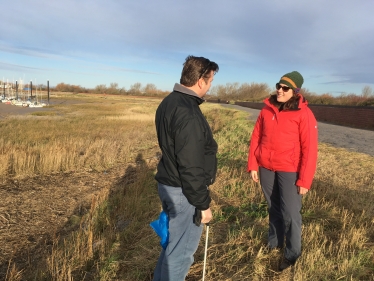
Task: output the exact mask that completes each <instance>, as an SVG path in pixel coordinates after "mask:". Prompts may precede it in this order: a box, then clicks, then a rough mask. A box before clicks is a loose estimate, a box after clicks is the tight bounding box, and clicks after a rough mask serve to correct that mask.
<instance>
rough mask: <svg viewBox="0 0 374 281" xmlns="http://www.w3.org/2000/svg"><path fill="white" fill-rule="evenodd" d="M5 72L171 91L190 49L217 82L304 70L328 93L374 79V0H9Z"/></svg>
mask: <svg viewBox="0 0 374 281" xmlns="http://www.w3.org/2000/svg"><path fill="white" fill-rule="evenodd" d="M0 3H1V4H2V5H1V7H2V13H1V14H2V16H1V19H0V21H1V24H0V79H1V80H2V79H3V78H4V79H5V80H7V79H8V80H9V81H15V80H18V81H19V80H20V79H22V80H23V81H26V82H27V81H30V80H32V81H33V84H46V83H47V80H49V81H50V85H52V86H55V85H57V84H58V83H61V82H64V83H67V84H74V85H80V86H82V87H86V88H94V87H95V86H97V85H99V84H105V85H107V86H109V85H110V83H112V82H115V83H118V86H119V87H120V88H122V87H124V88H125V89H129V88H130V86H131V85H132V84H134V83H137V82H140V83H142V85H143V86H145V85H146V84H147V83H153V84H155V85H156V86H157V87H158V88H159V89H162V90H168V91H169V90H171V89H172V88H173V85H174V83H175V82H179V78H180V73H181V70H182V64H183V62H184V60H185V58H186V57H187V55H195V56H204V57H207V58H209V59H211V60H213V61H215V62H216V63H218V65H219V67H220V71H219V73H218V74H217V75H216V77H215V80H214V82H213V86H214V85H219V84H221V85H225V84H226V83H234V82H239V83H251V82H256V83H267V84H269V85H270V86H271V87H273V85H274V84H275V83H276V82H278V81H279V78H280V77H281V76H282V75H283V74H285V73H287V72H290V71H293V70H297V71H299V72H300V73H301V74H302V75H303V76H304V80H305V82H304V85H303V87H305V88H307V89H308V90H309V91H312V92H315V93H318V94H322V93H331V94H334V95H335V94H341V93H356V94H361V92H362V89H363V87H364V86H370V87H372V88H374V51H373V50H374V15H373V11H374V1H372V0H357V1H353V0H349V1H347V0H329V1H326V0H324V1H323V0H313V1H300V0H284V1H276V0H273V1H270V0H269V1H266V0H264V1H256V0H253V1H245V0H226V1H224V0H204V1H198V0H188V1H187V0H179V1H175V0H153V1H152V0H148V1H146V0H136V1H135V0H133V1H127V0H79V1H78V0H75V1H74V0H64V1H56V0H33V1H29V0H12V1H5V0H0Z"/></svg>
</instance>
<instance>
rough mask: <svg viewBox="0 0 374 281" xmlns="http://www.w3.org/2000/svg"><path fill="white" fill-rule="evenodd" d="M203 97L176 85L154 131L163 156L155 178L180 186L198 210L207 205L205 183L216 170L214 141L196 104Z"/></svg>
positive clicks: (200, 101)
mask: <svg viewBox="0 0 374 281" xmlns="http://www.w3.org/2000/svg"><path fill="white" fill-rule="evenodd" d="M203 101H204V100H203V99H202V98H200V97H199V96H197V95H196V93H195V92H193V91H192V90H190V89H187V88H186V87H183V86H182V85H180V84H175V86H174V90H173V92H172V93H170V94H169V95H168V96H167V97H166V98H165V99H164V100H163V101H162V102H161V104H160V105H159V107H158V108H157V111H156V130H157V138H158V143H159V146H160V148H161V151H162V158H161V160H160V162H159V164H158V166H157V174H156V176H155V179H156V180H157V181H158V182H160V183H162V184H165V185H169V186H174V187H182V191H183V194H184V195H185V196H186V198H187V200H188V202H189V203H190V204H191V205H193V206H195V207H196V208H197V209H199V210H206V209H208V208H209V204H210V201H211V198H210V196H209V190H208V188H207V187H208V186H209V185H210V184H212V183H213V182H214V180H215V176H216V171H217V158H216V153H217V143H216V141H215V140H214V139H213V134H212V131H211V129H210V127H209V124H208V122H207V121H206V119H205V117H204V115H203V114H202V112H201V110H200V107H199V105H200V104H201V103H202V102H203Z"/></svg>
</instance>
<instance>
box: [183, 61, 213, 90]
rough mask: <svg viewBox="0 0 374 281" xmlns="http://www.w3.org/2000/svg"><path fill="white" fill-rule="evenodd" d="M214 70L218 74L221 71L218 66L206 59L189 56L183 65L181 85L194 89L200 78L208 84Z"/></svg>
mask: <svg viewBox="0 0 374 281" xmlns="http://www.w3.org/2000/svg"><path fill="white" fill-rule="evenodd" d="M212 70H213V72H214V74H216V73H217V72H218V70H219V67H218V64H216V63H215V62H213V61H210V60H208V59H206V58H204V57H194V56H188V57H187V58H186V61H185V62H184V64H183V69H182V75H181V79H180V83H181V84H182V85H184V86H186V87H192V86H193V85H195V84H196V82H197V81H198V80H199V79H200V78H203V79H204V80H205V82H207V83H208V80H209V78H210V73H211V71H212Z"/></svg>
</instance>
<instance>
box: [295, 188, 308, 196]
mask: <svg viewBox="0 0 374 281" xmlns="http://www.w3.org/2000/svg"><path fill="white" fill-rule="evenodd" d="M308 191H309V189H307V188H305V187H302V186H298V187H297V192H298V193H299V194H300V195H305V194H307V193H308Z"/></svg>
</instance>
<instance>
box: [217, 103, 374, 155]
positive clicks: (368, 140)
mask: <svg viewBox="0 0 374 281" xmlns="http://www.w3.org/2000/svg"><path fill="white" fill-rule="evenodd" d="M222 106H223V107H228V108H234V109H238V110H243V111H246V112H249V113H250V116H249V117H248V118H249V120H252V121H256V119H257V117H258V114H259V113H260V110H258V109H253V108H247V107H242V106H238V105H232V104H222ZM318 141H319V142H324V143H328V144H331V145H333V146H334V147H342V148H346V149H349V150H352V151H356V152H361V153H366V154H369V155H371V156H374V131H370V130H362V129H355V128H350V127H344V126H338V125H332V124H327V123H323V122H318Z"/></svg>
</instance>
